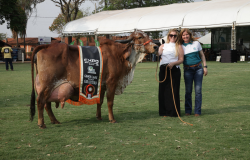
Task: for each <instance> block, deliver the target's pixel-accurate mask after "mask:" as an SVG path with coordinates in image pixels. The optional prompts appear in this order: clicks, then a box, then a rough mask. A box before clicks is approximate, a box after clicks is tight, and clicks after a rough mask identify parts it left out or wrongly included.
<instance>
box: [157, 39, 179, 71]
mask: <svg viewBox="0 0 250 160" xmlns="http://www.w3.org/2000/svg"><path fill="white" fill-rule="evenodd" d="M175 53H176V52H175V43H171V42H169V43H165V44H164V46H163V52H162V54H161V62H160V65H163V64H168V63H171V62H176V61H178V56H175ZM176 67H177V68H180V66H179V65H176Z"/></svg>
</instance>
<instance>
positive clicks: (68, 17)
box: [51, 0, 85, 23]
mask: <svg viewBox="0 0 250 160" xmlns="http://www.w3.org/2000/svg"><path fill="white" fill-rule="evenodd" d="M51 1H52V2H54V3H56V6H57V7H60V9H61V12H62V15H63V17H64V20H65V22H66V23H68V22H70V21H72V20H75V19H76V17H77V13H78V11H79V7H80V6H81V4H82V3H83V2H85V0H51ZM71 6H72V7H71Z"/></svg>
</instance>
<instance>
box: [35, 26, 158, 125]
mask: <svg viewBox="0 0 250 160" xmlns="http://www.w3.org/2000/svg"><path fill="white" fill-rule="evenodd" d="M119 42H120V43H117V42H114V41H112V40H104V41H102V42H100V48H101V50H102V54H103V75H102V84H101V95H100V104H97V112H96V117H97V119H98V120H101V119H102V118H101V105H102V103H103V98H104V93H105V91H106V92H107V93H106V96H107V102H108V109H109V120H110V122H111V123H115V122H116V120H115V119H114V115H113V101H114V96H115V93H116V94H121V93H122V92H123V90H124V88H125V87H126V85H128V84H129V83H131V82H132V79H133V71H134V68H135V66H136V61H137V59H138V58H139V56H140V54H141V53H153V52H154V51H155V49H156V48H157V46H156V45H155V44H154V43H152V42H151V41H150V39H149V37H148V36H147V34H145V33H144V32H142V31H135V32H133V33H132V34H131V35H130V37H129V38H128V39H127V40H123V41H119ZM145 42H146V43H145ZM121 43H127V45H126V47H125V49H122V45H123V44H121ZM123 46H124V45H123ZM123 48H124V47H123ZM126 59H128V61H127V60H126ZM31 65H32V94H31V105H30V115H31V117H30V119H31V121H32V120H33V117H34V115H35V90H34V87H35V89H36V92H37V94H38V96H37V99H36V100H37V108H38V126H39V127H40V128H46V125H45V124H44V116H43V111H44V108H45V109H46V111H47V113H48V115H49V117H50V120H51V123H52V124H60V122H59V121H58V120H57V119H56V118H55V116H54V114H53V112H52V110H51V102H56V107H58V105H59V103H61V107H62V108H63V106H64V103H65V101H66V100H67V99H69V98H70V99H72V100H78V97H79V72H80V71H79V52H78V48H77V46H69V45H67V44H63V43H55V44H51V45H41V46H38V47H36V48H35V50H34V51H33V53H32V57H31ZM34 65H35V69H36V79H35V81H34Z"/></svg>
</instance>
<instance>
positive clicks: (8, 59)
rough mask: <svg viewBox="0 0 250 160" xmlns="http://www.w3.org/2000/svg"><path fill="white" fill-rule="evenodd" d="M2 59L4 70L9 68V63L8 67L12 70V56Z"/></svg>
mask: <svg viewBox="0 0 250 160" xmlns="http://www.w3.org/2000/svg"><path fill="white" fill-rule="evenodd" d="M4 60H5V67H6V70H9V64H10V69H11V70H13V65H12V58H5V59H4Z"/></svg>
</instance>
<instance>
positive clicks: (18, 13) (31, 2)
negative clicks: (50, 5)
mask: <svg viewBox="0 0 250 160" xmlns="http://www.w3.org/2000/svg"><path fill="white" fill-rule="evenodd" d="M43 1H44V0H0V21H1V22H2V23H1V24H3V23H5V21H6V20H7V21H9V22H10V28H11V30H12V33H13V37H14V38H15V37H16V36H17V34H21V35H23V34H26V26H27V21H28V18H29V16H30V15H31V14H32V11H34V10H35V8H36V5H37V4H38V3H41V2H43Z"/></svg>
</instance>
